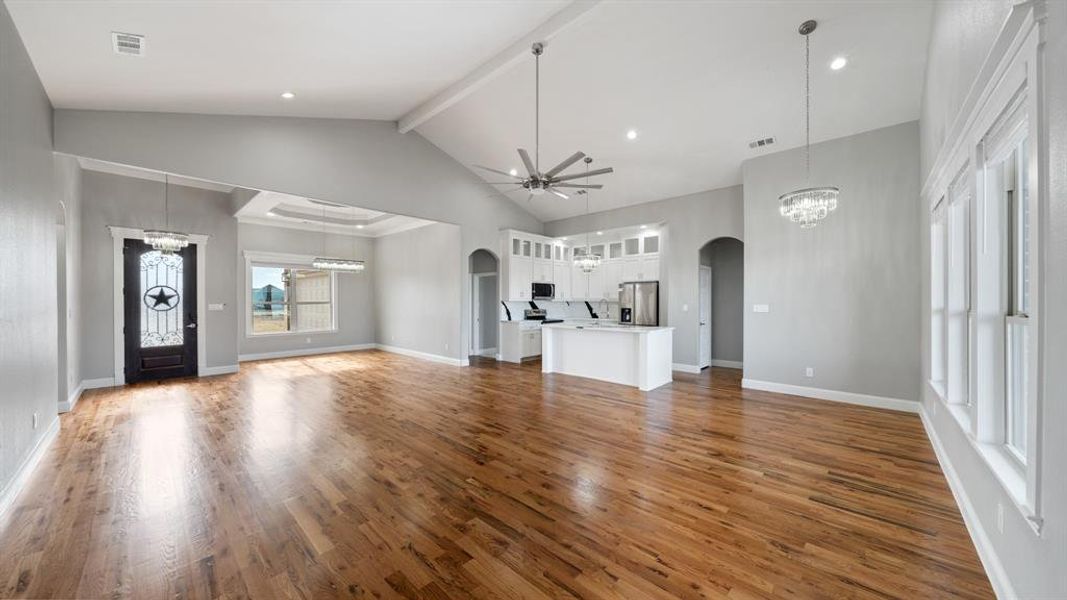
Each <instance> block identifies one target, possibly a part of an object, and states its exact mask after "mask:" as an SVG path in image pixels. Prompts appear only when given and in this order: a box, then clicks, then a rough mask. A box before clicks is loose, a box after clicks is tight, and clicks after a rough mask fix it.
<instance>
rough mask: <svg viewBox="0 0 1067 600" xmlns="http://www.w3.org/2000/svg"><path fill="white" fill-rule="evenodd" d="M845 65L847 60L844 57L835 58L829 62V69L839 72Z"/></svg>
mask: <svg viewBox="0 0 1067 600" xmlns="http://www.w3.org/2000/svg"><path fill="white" fill-rule="evenodd" d="M847 64H848V59H847V58H845V57H844V56H838V57H837V58H835V59H833V60H832V61H830V68H831V69H833V70H835V71H840V70H841V69H844V68H845V65H847Z"/></svg>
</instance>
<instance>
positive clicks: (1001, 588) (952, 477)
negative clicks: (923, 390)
mask: <svg viewBox="0 0 1067 600" xmlns="http://www.w3.org/2000/svg"><path fill="white" fill-rule="evenodd" d="M919 418H920V419H921V420H922V424H923V428H924V429H925V430H926V437H927V438H928V439H929V440H930V445H931V446H932V447H933V449H934V455H935V456H936V457H937V462H938V464H939V465H941V472H942V473H943V474H944V475H945V480H946V481H948V488H949V490H951V491H952V497H953V498H955V500H956V505H957V506H958V507H959V509H960V514H961V515H962V516H963V523H964V525H966V526H967V533H969V534H970V536H971V542H972V543H973V544H974V547H975V550H977V551H978V558H979V559H980V560H981V561H982V567H984V568H985V573H986V577H987V578H989V583H990V585H992V586H993V593H994V594H996V596H997V598H1018V596H1016V595H1015V589H1014V588H1013V587H1012V585H1011V580H1009V579H1008V573H1007V572H1006V571H1005V570H1004V565H1003V564H1002V563H1001V562H1000V558H999V557H998V556H997V552H996V550H995V549H994V547H993V542H992V540H990V539H989V535H988V534H987V533H986V530H985V527H983V526H982V521H981V520H980V519H979V518H978V515H977V513H976V512H975V509H974V505H973V504H971V499H970V497H969V496H968V495H967V490H966V488H964V486H963V482H962V481H961V480H960V478H959V475H958V474H957V473H956V469H955V467H953V466H952V461H951V460H949V457H948V453H946V452H945V448H944V446H942V444H941V438H939V437H938V435H937V430H936V429H934V425H933V423H932V422H931V421H930V417H929V416H928V415H927V414H926V407H925V406H924V405H922V404H920V408H919Z"/></svg>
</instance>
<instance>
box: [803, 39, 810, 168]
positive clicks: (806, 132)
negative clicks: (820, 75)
mask: <svg viewBox="0 0 1067 600" xmlns="http://www.w3.org/2000/svg"><path fill="white" fill-rule="evenodd" d="M804 169H805V173H806V174H807V180H808V183H809V184H810V183H811V34H808V35H805V36H804Z"/></svg>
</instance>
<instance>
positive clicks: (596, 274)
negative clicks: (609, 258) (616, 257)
mask: <svg viewBox="0 0 1067 600" xmlns="http://www.w3.org/2000/svg"><path fill="white" fill-rule="evenodd" d="M588 298H589V299H590V300H603V299H604V264H603V263H601V265H600V266H599V267H597V268H596V269H593V271H592V272H591V273H589V296H588Z"/></svg>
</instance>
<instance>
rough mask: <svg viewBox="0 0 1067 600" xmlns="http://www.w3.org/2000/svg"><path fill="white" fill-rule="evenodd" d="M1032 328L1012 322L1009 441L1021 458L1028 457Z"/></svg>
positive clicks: (1008, 385) (1009, 342) (1007, 403)
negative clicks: (1028, 377) (1028, 380)
mask: <svg viewBox="0 0 1067 600" xmlns="http://www.w3.org/2000/svg"><path fill="white" fill-rule="evenodd" d="M1028 334H1029V327H1028V326H1027V324H1026V323H1019V322H1013V321H1009V322H1008V352H1007V360H1008V378H1007V379H1008V381H1007V388H1008V389H1007V394H1006V396H1007V402H1006V403H1005V404H1006V406H1005V408H1006V410H1005V413H1006V414H1005V415H1004V416H1005V419H1006V423H1007V427H1006V429H1005V436H1006V438H1007V439H1006V440H1005V441H1006V442H1007V444H1008V446H1010V447H1011V448H1012V449H1013V450H1015V452H1016V453H1018V455H1019V456H1020V457H1023V458H1024V459H1025V457H1026V393H1027V377H1026V374H1027V366H1028V365H1027V363H1028V359H1029V357H1028V356H1027V347H1028V344H1027V342H1028V339H1027V337H1028Z"/></svg>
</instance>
